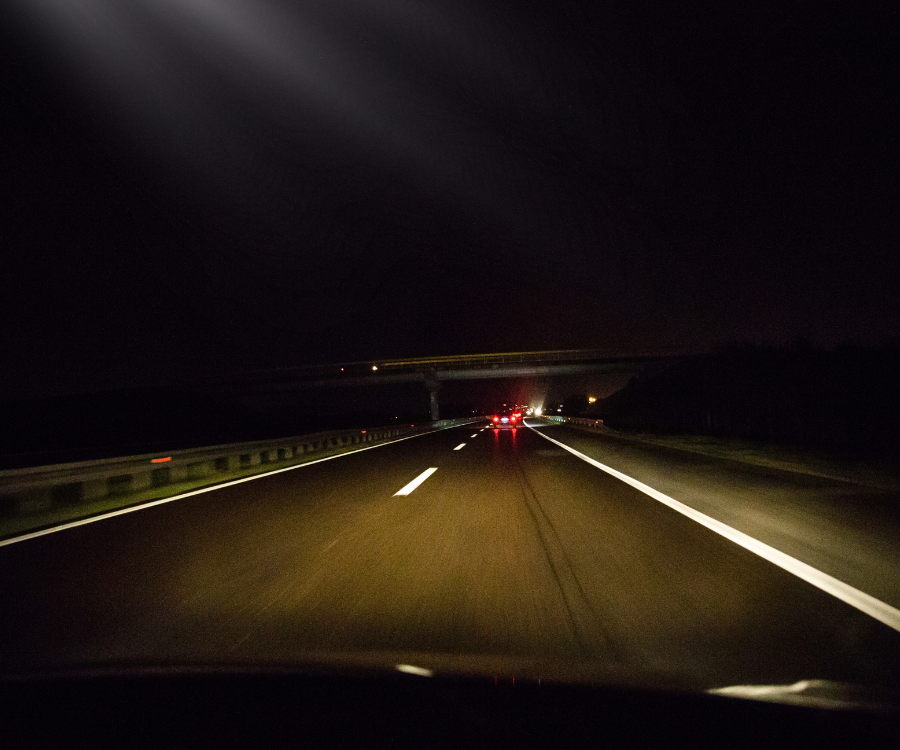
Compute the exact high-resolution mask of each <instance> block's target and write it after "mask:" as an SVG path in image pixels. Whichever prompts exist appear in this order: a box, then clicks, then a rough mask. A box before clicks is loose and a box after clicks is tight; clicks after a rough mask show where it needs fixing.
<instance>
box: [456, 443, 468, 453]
mask: <svg viewBox="0 0 900 750" xmlns="http://www.w3.org/2000/svg"><path fill="white" fill-rule="evenodd" d="M465 447H466V444H465V443H460V444H459V445H457V446H456V447H455V448H454V449H453V450H455V451H459V450H462V449H463V448H465Z"/></svg>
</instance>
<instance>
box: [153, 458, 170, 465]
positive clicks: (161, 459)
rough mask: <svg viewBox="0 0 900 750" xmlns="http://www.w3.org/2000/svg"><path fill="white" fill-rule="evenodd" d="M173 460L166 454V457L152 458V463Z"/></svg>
mask: <svg viewBox="0 0 900 750" xmlns="http://www.w3.org/2000/svg"><path fill="white" fill-rule="evenodd" d="M171 460H172V457H171V456H166V457H165V458H151V459H150V463H151V464H163V463H165V462H166V461H171Z"/></svg>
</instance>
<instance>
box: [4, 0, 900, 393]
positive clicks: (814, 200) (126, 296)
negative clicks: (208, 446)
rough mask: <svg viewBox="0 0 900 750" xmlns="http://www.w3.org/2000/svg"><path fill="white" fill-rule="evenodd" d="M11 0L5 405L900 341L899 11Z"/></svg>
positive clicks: (777, 5) (411, 1)
mask: <svg viewBox="0 0 900 750" xmlns="http://www.w3.org/2000/svg"><path fill="white" fill-rule="evenodd" d="M669 5H672V6H677V7H668V6H669ZM6 6H7V7H6V9H5V10H4V11H3V14H4V17H3V18H0V27H2V29H3V31H2V32H0V33H2V34H3V38H2V39H0V49H2V52H0V55H2V59H0V70H2V72H0V85H2V90H0V95H2V102H3V104H2V125H0V128H2V130H0V135H2V139H3V148H2V154H0V159H2V161H0V170H2V183H0V186H2V191H3V201H2V207H0V243H2V247H3V256H4V264H3V274H2V278H3V294H2V310H0V326H2V349H3V359H4V363H3V367H2V378H3V380H2V389H3V395H6V396H17V395H25V394H36V393H51V392H66V391H78V390H85V389H94V388H105V387H113V386H127V385H134V384H156V383H168V382H179V381H184V380H190V379H193V378H197V377H201V376H203V375H205V374H209V373H212V372H223V371H237V370H252V369H255V368H264V367H276V366H288V365H295V364H301V363H304V362H311V361H337V360H341V361H347V360H362V359H368V358H375V357H387V356H396V355H401V356H402V355H407V356H417V355H429V354H452V353H468V352H479V351H510V350H513V351H515V350H522V349H545V348H568V347H583V346H591V347H594V346H596V347H614V348H624V349H628V350H631V351H642V350H646V349H652V348H656V347H660V346H689V347H705V346H710V345H714V344H716V343H719V342H723V341H726V340H736V339H737V340H742V339H747V340H752V341H758V342H772V343H784V342H788V341H791V340H793V339H795V338H797V337H800V336H803V337H806V338H808V339H811V340H812V341H813V342H816V343H819V344H822V345H826V346H831V345H835V344H838V343H841V342H845V341H858V342H877V341H878V340H880V339H881V338H883V337H887V336H897V335H898V334H900V304H898V303H900V300H898V288H900V285H898V281H900V278H898V265H900V264H898V257H897V256H898V252H897V249H898V239H900V231H898V229H900V219H898V216H900V212H898V205H900V203H898V197H900V196H898V189H897V188H898V156H900V153H898V151H900V147H898V136H897V133H898V132H900V122H898V99H897V95H896V90H898V89H896V88H895V84H897V83H898V80H900V79H898V76H897V73H898V60H900V55H898V54H897V51H898V49H900V37H898V34H897V31H896V29H897V27H898V24H897V11H896V10H893V11H892V10H890V9H889V4H887V3H872V4H871V5H869V4H866V3H861V2H822V3H815V4H814V3H809V4H794V3H784V2H768V3H766V2H758V1H757V0H754V1H752V2H751V1H750V0H748V1H747V2H722V3H703V4H698V5H697V6H692V5H691V4H689V3H688V4H684V3H678V4H668V3H655V2H653V3H651V2H622V3H615V4H612V3H603V2H597V1H592V2H584V3H580V4H575V3H557V2H544V3H537V2H494V1H493V0H479V1H478V2H475V1H474V0H472V1H471V2H469V1H467V2H460V1H459V0H453V2H450V0H440V1H439V2H432V1H429V2H425V1H424V0H422V1H420V0H340V1H336V0H314V1H312V2H302V1H298V2H289V1H288V0H280V1H276V0H152V1H151V0H71V2H68V1H67V2H57V1H55V0H13V1H12V2H11V3H6ZM882 8H883V9H884V10H881V9H882ZM514 291H518V294H511V292H514Z"/></svg>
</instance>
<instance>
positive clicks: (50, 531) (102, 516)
mask: <svg viewBox="0 0 900 750" xmlns="http://www.w3.org/2000/svg"><path fill="white" fill-rule="evenodd" d="M449 429H452V425H451V426H450V427H439V428H438V429H436V430H430V431H429V432H420V433H418V434H416V435H407V436H406V437H401V438H397V439H396V440H387V441H385V442H383V443H377V444H376V445H367V446H366V447H365V448H357V449H356V450H351V451H347V452H346V453H338V454H337V455H334V456H325V458H317V459H315V460H313V461H305V462H303V463H302V464H294V465H293V466H285V467H284V468H283V469H273V470H272V471H263V472H260V473H259V474H253V475H251V476H249V477H241V478H240V479H232V480H231V481H228V482H222V483H221V484H214V485H212V486H210V487H201V488H200V489H199V490H191V491H190V492H182V493H181V494H180V495H172V497H164V498H161V499H159V500H151V501H149V502H146V503H140V504H139V505H130V506H128V507H127V508H119V509H118V510H111V511H109V512H107V513H101V514H100V515H97V516H90V517H89V518H79V519H78V520H77V521H69V522H68V523H63V524H60V525H59V526H53V527H52V528H49V529H41V530H40V531H31V532H29V533H27V534H22V535H21V536H14V537H10V538H9V539H0V547H5V546H6V545H7V544H15V543H16V542H25V541H27V540H29V539H35V538H36V537H39V536H46V535H47V534H53V533H55V532H57V531H65V530H66V529H74V528H75V527H77V526H85V525H87V524H89V523H96V522H97V521H105V520H106V519H107V518H115V517H116V516H122V515H125V514H126V513H134V512H135V511H138V510H143V509H144V508H153V507H155V506H157V505H164V504H165V503H172V502H175V501H176V500H182V499H184V498H186V497H193V496H194V495H202V494H203V493H204V492H214V491H215V490H221V489H224V488H225V487H231V486H233V485H235V484H242V483H243V482H252V481H254V480H256V479H262V478H263V477H270V476H272V475H273V474H281V473H282V472H285V471H294V470H295V469H302V468H304V467H306V466H312V465H313V464H320V463H322V462H323V461H333V460H334V459H336V458H345V457H346V456H352V455H354V454H356V453H362V452H363V451H370V450H373V449H375V448H384V446H386V445H392V444H393V443H401V442H403V441H404V440H412V439H413V438H417V437H422V436H423V435H431V434H433V433H435V432H441V431H442V430H449ZM398 494H399V493H398Z"/></svg>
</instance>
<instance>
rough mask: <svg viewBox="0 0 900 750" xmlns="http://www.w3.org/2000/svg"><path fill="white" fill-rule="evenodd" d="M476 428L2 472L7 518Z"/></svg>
mask: <svg viewBox="0 0 900 750" xmlns="http://www.w3.org/2000/svg"><path fill="white" fill-rule="evenodd" d="M469 422H472V419H471V418H466V419H455V420H454V419H445V420H440V421H438V422H420V423H418V424H409V425H403V426H397V425H392V426H388V427H379V428H374V429H365V430H363V429H355V430H336V431H329V432H317V433H314V434H310V435H300V436H296V437H292V438H282V439H279V440H260V441H255V442H251V443H233V444H228V445H216V446H210V447H206V448H192V449H187V450H180V451H172V452H171V453H147V454H143V455H139V456H125V457H122V458H112V459H103V460H98V461H79V462H75V463H67V464H55V465H51V466H38V467H32V468H27V469H9V470H4V471H0V516H7V517H8V516H23V515H30V514H34V513H40V512H44V511H46V510H47V509H49V508H53V507H66V506H69V507H73V508H75V507H77V506H78V505H80V504H82V503H88V502H91V501H97V500H103V499H105V498H115V497H120V496H122V497H128V496H131V495H136V494H138V493H143V492H147V491H152V490H162V489H163V488H165V487H167V486H169V485H172V486H173V489H177V485H184V484H186V483H193V484H197V483H200V484H212V483H215V482H217V481H226V480H228V479H229V478H230V477H233V476H235V475H245V474H248V473H253V472H254V471H263V470H265V469H267V468H277V467H278V466H286V465H290V464H296V463H302V462H303V461H304V460H305V459H306V457H307V456H316V455H324V454H327V453H330V452H333V451H338V450H341V449H345V448H352V447H354V446H362V445H364V444H367V443H377V442H381V441H384V440H388V439H391V438H398V437H403V436H408V435H413V434H417V433H422V432H430V431H432V430H434V429H440V428H443V427H451V426H454V425H456V424H467V423H469ZM163 491H164V490H163Z"/></svg>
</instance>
